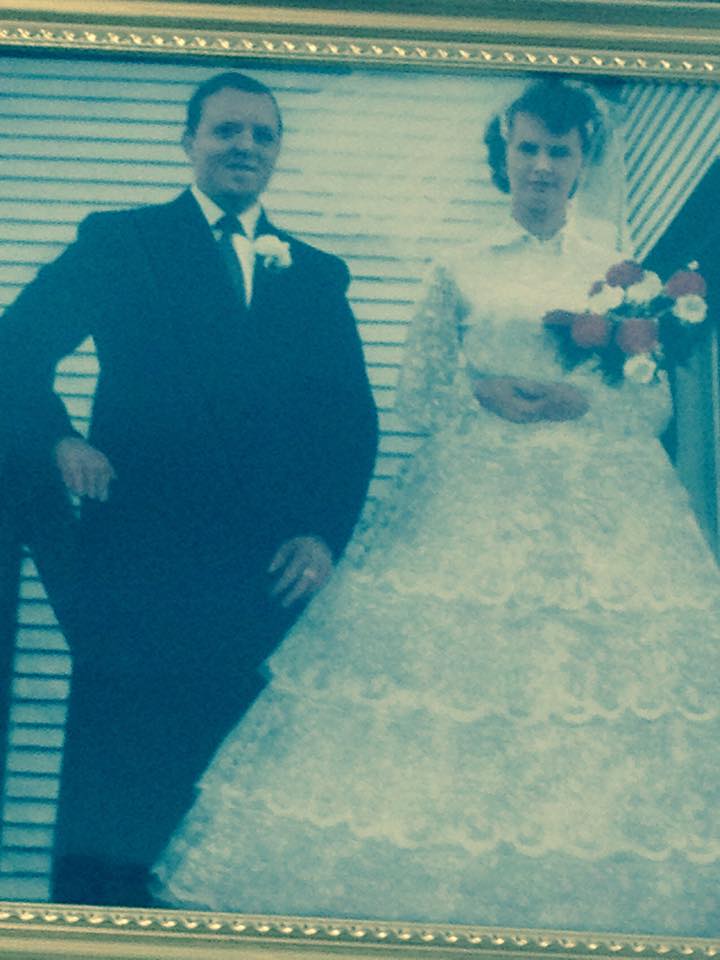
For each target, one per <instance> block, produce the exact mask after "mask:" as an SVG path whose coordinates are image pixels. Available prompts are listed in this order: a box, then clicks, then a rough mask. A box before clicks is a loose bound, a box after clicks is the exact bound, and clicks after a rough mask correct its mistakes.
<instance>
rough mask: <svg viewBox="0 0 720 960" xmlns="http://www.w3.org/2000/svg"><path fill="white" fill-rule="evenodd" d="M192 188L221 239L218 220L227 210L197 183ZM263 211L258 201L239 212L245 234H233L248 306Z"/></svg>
mask: <svg viewBox="0 0 720 960" xmlns="http://www.w3.org/2000/svg"><path fill="white" fill-rule="evenodd" d="M190 190H191V192H192V195H193V196H194V197H195V199H196V200H197V202H198V206H199V207H200V209H201V210H202V212H203V216H204V217H205V219H206V220H207V222H208V223H209V225H210V228H211V229H212V231H213V235H214V236H215V239H216V240H219V239H220V230H219V228H218V226H217V222H218V220H220V219H221V218H222V217H224V216H225V213H226V211H225V210H223V209H222V207H219V206H218V205H217V204H216V203H215V201H214V200H211V199H210V197H208V195H207V194H206V193H203V192H202V190H201V189H200V187H198V185H197V184H196V183H194V184H193V185H192V187H191V188H190ZM261 212H262V211H261V207H260V204H259V203H258V202H257V201H256V202H255V203H254V204H253V205H252V206H251V207H248V208H247V210H243V212H242V213H240V214H238V220H239V221H240V223H241V224H242V228H243V230H244V231H245V236H243V235H242V234H241V233H234V234H233V236H232V243H233V249H234V250H235V253H236V254H237V258H238V261H239V263H240V266H241V267H242V272H243V280H244V281H245V302H246V303H247V304H248V306H249V305H250V301H251V300H252V292H253V273H254V270H255V248H254V246H253V241H254V239H255V230H256V228H257V223H258V220H259V219H260V214H261Z"/></svg>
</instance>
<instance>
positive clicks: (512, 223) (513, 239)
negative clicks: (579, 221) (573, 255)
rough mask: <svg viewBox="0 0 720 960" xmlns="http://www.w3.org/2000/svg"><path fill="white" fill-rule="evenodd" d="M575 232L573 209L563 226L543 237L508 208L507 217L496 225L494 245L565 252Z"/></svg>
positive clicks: (569, 211)
mask: <svg viewBox="0 0 720 960" xmlns="http://www.w3.org/2000/svg"><path fill="white" fill-rule="evenodd" d="M574 234H575V222H574V217H573V214H572V211H571V210H568V215H567V219H566V221H565V223H564V224H563V226H562V227H561V228H560V229H559V230H558V231H557V232H556V233H554V234H553V235H552V236H551V237H547V238H545V239H542V238H541V237H538V236H536V235H535V234H534V233H530V231H529V230H528V229H527V228H526V227H523V225H522V224H521V223H518V221H517V220H516V219H515V218H514V217H513V215H512V213H511V212H510V211H509V210H508V214H507V217H506V218H505V219H504V220H503V221H502V222H501V223H499V224H498V226H497V227H496V229H495V231H494V234H493V238H492V245H493V247H518V248H520V247H526V248H527V247H531V248H534V249H537V250H547V251H549V252H553V253H558V254H561V253H564V252H565V251H566V249H567V248H568V244H569V243H570V242H571V239H572V237H573V235H574Z"/></svg>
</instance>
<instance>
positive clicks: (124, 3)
mask: <svg viewBox="0 0 720 960" xmlns="http://www.w3.org/2000/svg"><path fill="white" fill-rule="evenodd" d="M326 3H327V6H326V8H321V7H319V6H310V5H309V4H298V3H292V2H290V0H288V2H287V3H286V4H283V3H276V4H275V5H269V4H246V3H243V2H234V3H214V2H208V0H205V2H200V3H189V2H185V0H177V2H173V0H44V2H43V0H10V2H5V3H3V4H2V7H3V9H2V10H0V53H3V54H11V53H13V52H14V53H17V54H18V55H23V56H32V55H34V54H38V55H45V54H47V53H49V52H55V53H59V54H62V55H64V56H77V57H86V56H104V57H147V58H150V57H154V58H156V59H158V58H160V59H168V60H172V59H183V60H188V62H189V58H193V59H194V60H195V61H215V62H217V63H218V64H219V65H228V64H245V65H248V66H249V65H253V64H256V65H257V64H259V63H261V62H264V63H268V64H269V63H281V64H288V65H298V66H299V65H302V64H341V65H358V66H359V65H367V66H376V67H377V66H382V67H383V68H388V69H393V70H398V71H412V70H423V71H432V70H443V71H452V70H457V71H525V70H532V71H549V72H552V71H562V72H564V73H574V74H578V75H600V76H617V77H634V78H638V79H639V78H658V77H660V78H667V79H672V80H686V81H692V82H694V83H706V84H718V83H720V3H717V2H696V0H672V2H671V0H465V2H461V0H444V2H442V0H432V2H422V0H407V2H405V3H402V2H400V0H374V2H370V3H363V2H362V0H355V2H345V3H334V2H333V0H326ZM351 908H352V904H348V909H351ZM718 953H720V939H719V940H716V941H711V940H707V939H702V938H691V937H688V938H677V937H665V936H656V937H655V936H642V937H634V936H629V935H614V934H613V933H611V932H605V933H602V932H598V933H593V934H591V933H572V932H568V931H559V930H553V931H540V930H525V929H513V930H507V929H499V928H487V927H482V926H477V927H475V926H458V925H451V924H445V925H439V924H421V923H407V924H405V923H399V922H395V921H393V922H387V923H386V922H382V921H381V920H379V919H378V920H377V921H371V922H370V921H355V920H352V919H347V918H346V919H336V918H327V917H322V918H318V917H313V918H309V917H280V916H264V917H259V916H240V915H235V914H224V913H223V914H221V913H204V912H197V913H195V912H193V913H188V912H185V911H170V910H168V911H163V910H139V909H130V908H127V909H126V908H96V907H89V906H78V907H68V906H58V905H53V904H39V903H34V904H31V903H17V902H5V903H0V956H2V957H4V958H8V960H10V958H13V960H14V958H21V957H22V958H33V960H39V958H43V960H50V958H53V957H66V958H78V960H79V958H81V957H84V958H88V957H92V958H116V960H121V958H122V960H131V958H132V960H141V958H142V960H151V958H152V960H161V958H164V957H167V958H173V960H181V958H185V957H188V958H198V960H200V958H202V960H213V958H216V957H217V958H221V957H230V956H241V957H245V958H253V957H263V958H265V960H268V958H275V957H277V958H278V960H280V958H283V960H284V958H286V957H290V956H297V957H299V958H302V960H320V958H324V960H330V958H335V960H343V958H346V957H347V958H349V957H351V956H352V957H358V956H361V957H368V958H370V957H379V958H390V957H391V956H393V955H399V956H408V957H424V956H427V957H428V958H429V960H433V958H437V960H441V958H446V957H456V956H457V957H459V956H469V955H473V956H478V957H479V956H484V957H487V958H490V957H498V958H499V957H502V956H506V957H510V956H511V957H522V956H526V957H533V958H540V957H547V958H553V960H556V958H560V957H582V958H590V957H597V956H603V957H611V956H617V957H631V956H638V957H640V956H642V957H648V958H657V960H660V958H668V960H669V958H675V957H678V958H680V957H698V958H699V957H714V956H715V955H716V954H718Z"/></svg>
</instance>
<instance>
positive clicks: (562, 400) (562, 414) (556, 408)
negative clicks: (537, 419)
mask: <svg viewBox="0 0 720 960" xmlns="http://www.w3.org/2000/svg"><path fill="white" fill-rule="evenodd" d="M544 409H545V418H546V419H547V420H577V419H578V418H579V417H583V416H584V415H585V414H586V413H587V412H588V410H589V409H590V404H589V403H588V400H587V398H586V396H585V394H584V393H583V392H582V391H581V390H578V388H577V387H574V386H572V384H569V383H552V384H548V392H547V394H546V396H545V403H544Z"/></svg>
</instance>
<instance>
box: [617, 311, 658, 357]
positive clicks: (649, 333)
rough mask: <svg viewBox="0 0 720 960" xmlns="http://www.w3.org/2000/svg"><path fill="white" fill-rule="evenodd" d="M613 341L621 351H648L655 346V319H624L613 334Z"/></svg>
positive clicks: (656, 336) (628, 352) (629, 352)
mask: <svg viewBox="0 0 720 960" xmlns="http://www.w3.org/2000/svg"><path fill="white" fill-rule="evenodd" d="M615 342H616V343H617V345H618V346H619V347H620V349H621V350H622V352H623V353H627V354H635V353H650V351H651V350H653V349H654V348H655V347H656V346H657V342H658V334H657V320H655V319H654V318H653V317H633V318H631V319H629V320H624V321H623V322H622V323H621V324H620V327H619V328H618V330H617V333H616V334H615Z"/></svg>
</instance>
